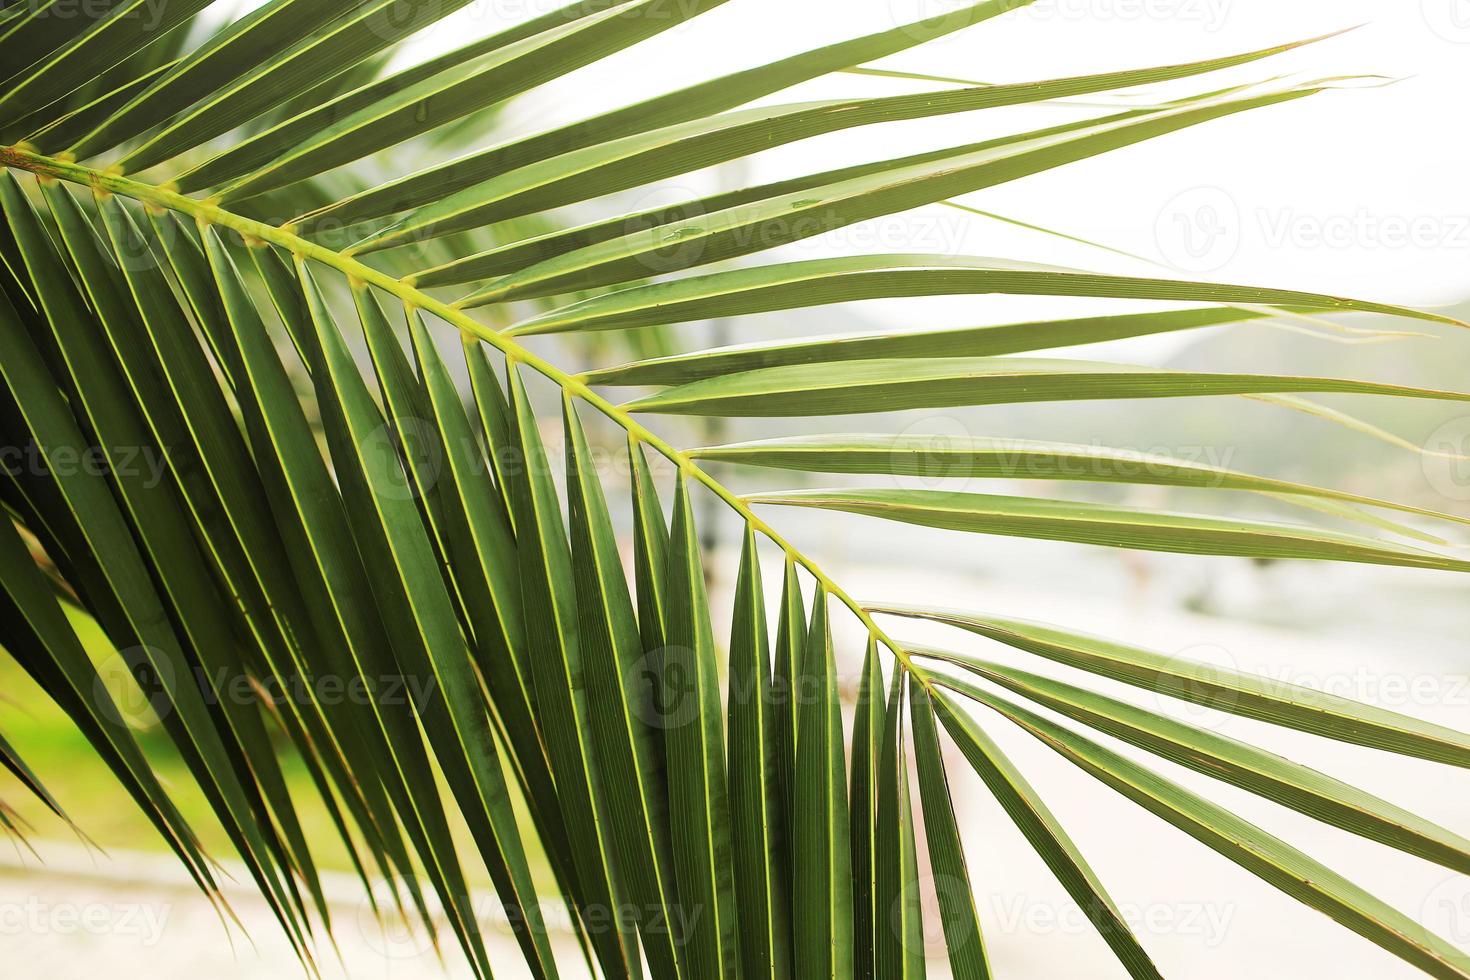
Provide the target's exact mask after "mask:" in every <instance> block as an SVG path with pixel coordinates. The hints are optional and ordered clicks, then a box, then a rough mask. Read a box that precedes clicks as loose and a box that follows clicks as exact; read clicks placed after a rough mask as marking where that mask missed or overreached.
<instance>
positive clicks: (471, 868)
mask: <svg viewBox="0 0 1470 980" xmlns="http://www.w3.org/2000/svg"><path fill="white" fill-rule="evenodd" d="M63 606H64V608H66V611H67V615H68V616H69V617H70V619H71V621H72V625H73V627H74V628H75V629H76V631H77V634H78V636H79V637H80V638H81V639H82V641H83V644H84V645H85V646H86V648H87V651H88V654H89V655H90V656H91V658H92V660H93V662H94V663H95V664H96V665H97V667H98V672H99V674H100V675H101V677H102V678H103V682H104V684H105V686H106V687H107V689H108V691H109V693H110V694H111V695H112V697H113V699H114V701H116V702H117V703H118V704H119V705H120V707H121V712H122V714H123V716H124V717H126V718H127V719H128V721H129V724H130V726H131V727H132V729H133V732H134V735H135V736H136V738H137V740H138V742H139V744H140V745H141V747H142V749H143V752H144V754H145V755H146V756H147V758H148V760H149V762H150V763H151V764H152V765H153V768H154V771H155V772H156V773H157V775H158V778H159V781H160V782H161V783H162V784H163V786H164V787H165V788H166V789H167V790H168V792H169V793H170V794H171V796H172V797H173V799H174V802H175V803H176V805H177V806H178V808H179V811H180V812H181V813H182V814H183V815H184V817H185V819H187V820H188V821H189V823H190V825H191V826H192V827H193V828H194V831H195V833H196V834H197V835H198V837H199V839H200V841H201V843H202V844H203V845H204V847H205V849H206V851H207V852H208V853H209V854H210V855H211V856H212V857H214V858H216V859H229V858H232V857H233V856H234V849H233V847H232V846H231V844H230V843H229V839H228V837H227V836H226V834H225V831H224V828H223V827H222V826H220V824H219V821H218V820H217V819H216V818H215V815H214V810H213V808H212V807H211V806H210V805H209V803H208V801H207V800H206V799H205V797H204V794H203V793H202V792H200V790H199V788H198V786H197V784H196V783H195V782H194V779H193V777H192V775H190V773H189V770H188V767H187V766H185V764H184V762H183V760H182V759H181V758H180V757H179V755H178V753H177V751H176V750H175V749H174V747H173V744H172V742H171V741H170V739H169V737H168V735H167V734H166V733H165V732H164V730H163V728H162V726H160V725H159V724H158V721H157V719H156V718H155V717H154V716H153V715H152V713H151V712H150V711H149V710H148V709H147V708H146V706H145V705H144V703H143V698H142V695H141V692H139V691H138V689H137V687H136V686H135V685H134V684H133V681H132V679H131V677H129V676H128V674H127V672H126V669H125V668H124V667H123V665H122V661H121V660H120V659H119V658H118V656H117V654H116V651H115V650H114V648H113V646H112V644H111V642H110V641H109V640H108V639H107V637H106V636H105V635H104V634H103V632H102V630H101V629H100V628H99V627H98V625H97V624H96V623H95V622H94V621H93V620H92V619H91V618H90V617H88V616H87V615H86V614H85V613H83V612H81V611H80V610H77V609H75V608H74V607H71V606H67V605H66V604H65V603H63ZM267 724H268V725H271V726H274V724H275V723H274V721H273V720H270V719H268V720H267ZM0 732H4V734H5V736H6V737H7V738H8V739H9V740H10V742H11V744H12V745H13V746H14V747H15V749H16V751H17V752H19V753H20V755H21V757H22V758H23V759H24V760H25V761H26V763H27V764H28V765H29V766H30V767H31V769H32V770H33V771H34V772H35V774H36V775H37V777H39V779H40V780H41V782H42V784H43V785H44V786H45V787H46V788H47V789H48V790H49V791H50V792H51V793H52V795H53V796H54V797H55V798H56V800H57V802H58V803H59V804H60V805H61V808H62V809H63V810H64V811H65V812H66V814H67V816H69V817H70V818H71V819H72V821H73V822H74V823H75V824H76V827H77V829H79V830H80V831H81V832H82V833H83V834H85V835H86V837H87V838H88V839H89V840H90V841H91V842H93V843H95V844H96V845H98V846H99V847H100V848H102V850H103V851H109V850H114V849H118V850H128V851H142V852H156V853H160V854H171V853H172V851H170V850H169V847H168V845H167V843H166V842H165V841H164V840H163V838H162V837H161V836H160V835H159V834H158V832H157V831H156V830H155V829H154V827H153V825H152V824H151V823H149V821H148V819H147V818H146V817H145V816H144V815H143V813H142V811H140V810H139V809H138V807H137V806H136V805H135V804H134V803H133V801H132V799H131V798H130V797H129V796H128V795H127V793H126V792H125V791H124V790H123V788H122V787H121V785H120V784H119V783H118V782H117V780H116V778H114V776H113V775H112V772H111V771H110V770H109V769H108V768H107V766H106V765H104V764H103V763H102V761H101V760H100V759H99V758H98V757H97V755H96V753H94V752H93V751H92V748H91V746H90V744H89V743H88V742H87V739H86V738H85V737H84V736H83V735H82V733H81V732H80V731H79V730H78V729H77V727H76V726H75V725H73V724H72V722H71V721H70V719H68V718H67V716H66V714H65V713H64V712H62V710H61V709H60V708H59V707H57V706H56V704H55V703H54V702H53V701H51V699H50V698H49V697H48V696H47V695H46V694H45V693H44V692H43V691H42V690H41V689H40V687H39V686H37V685H36V683H35V682H34V681H33V680H32V679H31V678H30V677H29V675H27V674H26V673H25V671H24V670H22V669H21V667H20V666H19V665H18V664H17V663H16V662H15V660H14V659H13V658H11V656H10V655H9V654H8V653H7V652H5V651H4V646H3V641H0ZM276 744H277V757H278V758H279V759H280V764H281V770H282V774H283V775H284V777H285V779H286V784H287V787H288V788H289V790H290V792H291V797H292V799H293V801H295V803H296V815H297V818H298V819H299V820H300V822H301V827H302V830H303V831H304V833H305V835H306V839H307V841H308V842H309V843H310V845H311V848H312V852H313V857H314V858H315V860H316V861H317V866H318V869H319V870H321V871H340V872H347V873H353V871H354V868H353V864H352V860H351V857H350V856H349V854H348V851H347V848H346V845H345V844H344V843H343V842H342V839H341V836H340V834H339V833H338V831H337V828H336V826H335V825H334V824H333V822H332V819H331V816H330V814H329V812H328V810H327V807H326V806H325V805H324V804H323V802H322V799H321V796H320V794H319V793H318V791H317V788H316V785H315V783H314V782H313V781H312V779H311V776H310V774H309V773H308V771H307V768H306V766H305V764H304V763H303V762H302V760H301V757H300V756H299V755H298V754H297V753H296V752H295V750H294V749H293V748H292V747H291V745H290V743H289V742H288V741H287V739H286V738H285V737H284V735H282V736H281V737H280V738H279V739H278V740H277V742H276ZM507 778H508V779H511V778H513V777H512V776H511V775H510V774H509V773H507ZM441 800H442V801H443V805H444V807H445V812H446V816H447V817H448V819H449V821H450V827H451V830H452V832H453V834H454V836H455V838H456V843H457V845H458V847H459V852H460V853H461V854H466V855H470V854H475V853H476V849H475V844H474V840H473V838H472V837H471V835H470V833H469V830H468V828H467V826H466V825H465V823H464V820H463V818H462V817H461V815H460V814H459V811H458V810H457V809H456V808H455V806H454V803H453V801H452V799H451V798H450V797H449V795H448V794H447V793H444V792H443V787H442V784H441ZM0 801H3V802H4V804H5V805H6V806H8V807H10V808H12V809H13V810H14V811H15V813H16V815H18V816H19V817H20V818H21V819H22V820H23V821H24V823H25V825H26V826H25V827H24V831H25V835H26V837H27V839H28V840H31V841H32V842H33V843H34V845H35V847H36V850H37V851H38V852H40V854H41V856H42V857H43V858H44V856H45V847H44V842H45V841H46V840H48V839H54V840H68V841H71V842H73V843H74V842H75V841H76V840H77V834H76V830H74V829H73V828H71V827H70V826H68V825H67V823H66V822H65V821H63V820H62V819H61V818H59V817H57V816H56V815H55V814H53V813H52V812H51V811H50V810H49V809H48V808H47V807H46V806H45V804H43V803H42V802H41V801H40V800H38V799H36V798H35V796H33V795H32V794H31V793H30V792H29V791H28V790H27V789H26V788H25V787H24V786H23V785H22V784H21V783H20V781H19V780H18V779H16V778H15V777H14V776H13V775H12V774H10V773H9V772H8V771H5V770H3V769H0ZM516 802H517V810H518V815H519V817H520V821H519V822H520V824H521V830H522V834H523V836H524V837H525V838H526V845H527V848H528V852H529V853H528V857H529V858H530V859H531V862H532V869H533V872H534V873H535V875H536V878H537V885H538V887H541V888H545V889H550V888H551V887H552V886H553V879H552V876H551V872H550V867H549V865H547V863H546V861H545V857H544V855H543V854H542V853H541V852H540V849H539V842H538V841H536V840H535V836H534V824H533V823H532V822H531V821H530V819H529V816H528V814H527V813H526V811H525V809H524V807H523V806H521V805H520V802H521V801H520V800H519V799H518V800H517V801H516ZM365 863H367V864H368V865H369V866H370V865H371V862H370V861H366V860H365ZM465 873H466V875H467V876H468V877H469V879H470V881H471V882H472V883H474V884H477V885H483V884H487V883H488V882H489V875H488V873H487V872H486V871H485V869H484V867H483V866H482V865H481V864H480V863H479V862H478V861H473V860H472V861H470V862H469V864H468V866H467V867H466V868H465Z"/></svg>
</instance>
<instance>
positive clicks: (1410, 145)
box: [414, 0, 1470, 321]
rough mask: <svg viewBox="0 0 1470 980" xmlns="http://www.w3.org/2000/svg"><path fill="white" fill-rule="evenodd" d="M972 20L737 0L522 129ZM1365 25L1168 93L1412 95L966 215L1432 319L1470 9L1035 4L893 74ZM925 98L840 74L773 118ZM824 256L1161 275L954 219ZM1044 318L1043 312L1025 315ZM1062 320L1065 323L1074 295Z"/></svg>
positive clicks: (611, 65) (1462, 229) (539, 112)
mask: <svg viewBox="0 0 1470 980" xmlns="http://www.w3.org/2000/svg"><path fill="white" fill-rule="evenodd" d="M559 2H560V0H476V2H475V3H473V4H472V5H471V6H470V7H468V8H467V9H466V10H464V11H462V12H460V13H459V14H457V15H455V16H454V17H452V18H450V19H449V20H447V21H445V22H444V23H443V24H441V25H440V26H438V27H437V28H435V29H434V30H432V31H431V32H429V34H428V35H427V36H426V37H423V38H421V39H420V40H419V42H418V43H417V44H416V45H415V52H414V53H415V54H419V53H423V52H427V51H433V50H440V49H443V48H446V47H449V46H452V45H455V44H460V43H463V42H464V41H465V40H466V39H467V37H468V36H469V35H470V34H471V33H481V32H483V31H485V30H490V29H493V28H494V26H495V25H496V24H497V23H503V22H504V20H503V19H504V18H507V17H510V18H513V19H519V18H520V17H522V16H526V15H529V14H533V13H539V12H541V11H542V10H544V9H548V8H549V7H553V6H557V5H559ZM957 6H959V0H799V2H792V0H731V2H729V3H727V4H726V5H724V6H723V7H721V8H719V9H717V10H715V11H712V12H710V13H707V14H704V15H701V16H700V17H698V18H696V19H695V20H694V21H692V22H691V23H690V24H687V25H684V26H682V27H680V28H678V29H676V30H673V31H670V32H668V33H667V34H665V35H663V36H661V37H659V38H656V39H654V40H652V41H650V42H647V43H645V44H643V45H640V46H638V47H637V48H635V49H633V50H631V51H628V52H624V53H622V54H620V55H619V56H617V57H615V58H613V59H610V60H609V62H608V63H606V64H603V65H599V66H595V67H593V68H589V69H586V70H583V71H581V72H577V73H574V74H573V75H572V76H569V77H568V78H566V79H564V80H562V81H559V82H558V83H556V84H555V85H553V86H551V87H549V88H548V89H547V91H546V94H545V96H542V97H538V99H537V101H535V102H534V103H527V104H525V105H524V108H523V109H522V111H521V112H520V113H519V118H520V119H522V120H523V121H524V123H525V125H527V126H529V127H532V128H540V127H543V126H545V125H547V124H548V123H549V122H550V121H553V120H559V119H564V118H576V117H580V116H583V115H587V114H590V113H592V112H594V111H596V110H597V109H601V108H607V107H611V106H615V105H619V104H623V103H626V102H629V101H633V100H636V99H637V98H639V97H641V96H643V95H647V94H651V93H653V92H656V91H660V90H667V89H668V88H670V87H674V86H676V85H679V84H684V83H687V82H690V81H695V80H698V79H702V78H708V77H713V76H715V75H717V74H720V73H722V72H725V71H730V70H736V69H739V68H742V67H746V66H749V65H754V64H759V63H763V62H765V61H769V60H772V59H774V58H776V57H780V56H782V55H785V54H789V53H794V52H796V51H799V50H803V49H805V48H808V47H812V46H816V45H819V44H821V43H826V42H831V41H835V40H839V39H842V38H846V37H853V36H857V35H859V34H862V33H866V32H869V31H874V30H882V29H885V28H888V27H890V26H892V25H894V24H896V23H907V22H910V21H912V20H915V19H917V18H920V17H924V16H932V15H934V14H937V13H943V12H945V11H949V10H954V9H956V8H957ZM1355 24H1363V25H1364V26H1363V27H1362V28H1360V29H1359V30H1357V31H1355V32H1353V33H1351V34H1349V35H1347V36H1344V37H1340V38H1336V39H1333V40H1331V41H1328V42H1325V43H1323V44H1320V45H1317V46H1314V47H1311V48H1308V49H1304V50H1299V51H1294V52H1291V53H1288V54H1286V55H1284V56H1282V57H1279V58H1277V59H1274V60H1272V61H1268V62H1264V63H1257V64H1255V65H1250V66H1246V67H1244V68H1241V69H1236V70H1234V71H1232V72H1228V73H1221V74H1217V75H1211V76H1206V77H1204V78H1201V79H1197V80H1194V81H1187V82H1184V83H1176V84H1175V86H1173V87H1171V88H1169V89H1167V92H1168V93H1170V94H1184V93H1187V92H1191V91H1206V90H1209V89H1212V88H1217V87H1221V86H1223V85H1225V84H1228V83H1230V82H1244V81H1253V80H1261V79H1265V78H1268V77H1271V76H1274V75H1278V74H1282V73H1290V74H1292V75H1293V77H1300V78H1315V77H1324V76H1338V75H1346V74H1378V75H1387V76H1392V77H1395V78H1401V79H1404V80H1402V81H1400V82H1398V83H1397V84H1394V85H1391V86H1388V87H1382V88H1355V89H1353V90H1349V91H1341V92H1329V93H1325V94H1323V95H1319V96H1316V97H1313V98H1310V99H1306V100H1303V101H1300V102H1296V103H1291V104H1288V105H1285V106H1276V107H1270V108H1266V109H1262V110H1257V111H1254V112H1250V113H1246V114H1243V115H1241V116H1238V117H1233V118H1230V119H1226V120H1220V121H1216V122H1213V123H1209V124H1206V125H1204V126H1201V127H1199V128H1197V129H1194V130H1191V131H1188V132H1183V133H1178V134H1173V135H1170V136H1166V137H1163V138H1161V139H1158V140H1155V141H1151V142H1149V143H1147V144H1143V145H1140V146H1137V147H1132V148H1129V149H1125V150H1122V151H1117V152H1114V153H1112V154H1108V155H1106V156H1104V157H1101V158H1097V159H1094V160H1091V161H1087V162H1084V163H1082V164H1079V165H1073V166H1071V167H1068V168H1065V169H1064V170H1061V171H1057V172H1054V173H1049V174H1042V175H1038V176H1036V177H1031V178H1027V179H1024V180H1021V181H1018V182H1016V183H1013V184H1009V185H1003V186H1001V187H997V188H993V189H990V190H987V191H982V192H979V193H976V194H972V195H970V196H968V197H967V198H965V200H966V201H967V203H970V204H972V205H974V206H977V207H981V208H985V209H988V210H993V211H998V212H1000V213H1003V214H1007V215H1010V216H1013V217H1017V218H1021V219H1024V220H1027V221H1031V222H1034V223H1037V224H1041V225H1045V226H1048V227H1054V228H1058V229H1060V230H1064V231H1067V232H1070V233H1072V234H1076V235H1080V236H1083V237H1088V238H1093V239H1096V240H1101V241H1104V242H1107V243H1109V244H1112V245H1115V246H1117V247H1120V248H1124V249H1127V250H1129V251H1132V252H1136V253H1140V254H1143V255H1146V256H1148V257H1150V258H1155V259H1159V260H1162V261H1165V262H1167V263H1169V264H1171V265H1174V266H1176V267H1178V268H1179V269H1180V271H1181V272H1182V273H1184V274H1188V275H1191V276H1198V277H1200V278H1213V279H1217V280H1220V281H1234V282H1241V283H1252V284H1262V285H1281V286H1291V287H1296V288H1304V289H1319V290H1325V291H1335V292H1345V293H1349V294H1354V295H1359V296H1362V297H1364V298H1372V299H1382V300H1390V301H1398V302H1404V303H1410V304H1417V305H1431V304H1439V303H1448V302H1454V301H1456V300H1458V299H1460V298H1462V297H1464V296H1466V295H1467V294H1470V265H1467V258H1470V182H1467V180H1466V174H1467V173H1470V166H1467V164H1470V128H1467V127H1466V125H1465V122H1464V108H1465V102H1464V93H1465V92H1467V91H1470V0H1337V2H1333V3H1320V2H1308V0H1287V2H1281V0H1040V2H1038V3H1036V4H1035V5H1034V6H1032V7H1030V8H1025V9H1022V10H1019V11H1015V12H1012V13H1009V14H1006V15H1004V16H1002V17H1001V18H998V19H996V20H992V21H990V22H987V23H984V24H981V25H979V26H977V27H975V28H972V29H970V30H968V31H965V32H962V33H960V34H957V35H953V36H950V37H948V38H944V39H941V40H939V41H936V42H933V43H931V44H929V45H927V46H926V47H923V48H921V49H915V50H913V51H910V52H908V53H905V54H903V55H900V56H897V57H895V58H892V59H889V60H888V61H886V62H884V63H883V65H884V67H892V68H898V69H902V70H908V71H914V72H922V73H926V74H934V75H953V76H958V77H962V78H973V79H977V80H981V81H1022V80H1029V79H1042V78H1054V77H1061V76H1066V75H1074V74H1086V73H1091V72H1099V71H1111V70H1117V69H1121V68H1130V67H1142V66H1146V65H1157V64H1171V63H1176V62H1180V61H1191V60H1198V59H1203V58H1209V57H1215V56H1219V55H1224V54H1230V53H1236V52H1242V51H1248V50H1252V49H1255V48H1260V47H1266V46H1270V45H1274V44H1278V43H1281V42H1283V41H1287V40H1292V39H1297V38H1304V37H1309V36H1313V35H1316V34H1321V33H1326V32H1328V31H1332V30H1336V29H1340V28H1343V27H1349V26H1352V25H1355ZM926 87H929V86H926V85H921V84H915V83H912V82H907V81H897V80H886V79H871V78H860V77H855V76H850V75H843V76H837V77H835V78H832V79H828V80H824V81H820V82H816V83H812V84H809V85H807V86H804V87H802V88H800V89H798V90H795V91H793V92H788V93H783V94H782V95H781V96H779V97H777V98H774V99H771V100H768V101H797V100H801V99H806V98H812V97H828V96H836V95H844V94H874V95H876V94H887V93H897V92H901V91H916V90H922V89H924V88H926ZM1104 111H1106V110H1104V109H1096V110H1076V109H1067V108H1059V107H1033V108H1027V109H1005V110H990V111H988V112H980V113H970V114H965V115H960V116H949V117H944V118H941V119H938V120H934V121H928V122H919V123H912V124H903V125H899V126H889V127H884V128H866V129H859V130H855V131H852V132H849V133H845V134H839V135H836V136H833V137H826V138H822V139H818V140H812V141H808V142H806V143H803V144H800V145H799V146H797V147H792V148H788V149H784V150H779V151H775V152H772V153H766V154H762V155H760V156H758V157H756V158H754V159H753V160H752V161H751V163H750V165H749V167H748V168H747V169H746V170H745V172H744V174H742V175H740V177H739V178H738V179H751V178H754V179H773V178H777V177H780V176H783V175H789V174H792V173H796V172H801V171H803V170H810V169H815V168H822V167H828V166H840V165H843V164H845V163H850V162H857V161H860V160H867V159H875V158H881V157H882V156H884V155H889V156H892V155H898V154H901V153H905V152H913V151H914V150H917V149H920V148H923V147H928V146H937V145H943V144H945V143H960V142H965V141H970V140H974V139H983V138H985V137H986V136H987V135H995V134H999V133H1001V132H1006V131H1015V130H1019V129H1021V128H1026V127H1030V126H1037V125H1046V124H1049V123H1052V122H1056V121H1060V120H1061V119H1065V118H1075V117H1076V114H1077V113H1079V112H1096V113H1102V112H1104ZM724 179H727V180H728V179H736V178H735V176H734V175H730V174H727V175H726V177H725V178H724ZM696 180H697V178H696ZM690 183H693V182H690ZM1186 235H1190V236H1193V237H1190V238H1186V237H1185V236H1186ZM823 246H825V247H829V248H830V249H831V250H833V251H853V250H867V249H871V250H882V251H900V250H902V251H927V250H941V251H953V252H966V253H972V254H981V255H1007V256H1010V257H1016V258H1029V259H1035V260H1039V261H1051V262H1059V263H1065V264H1074V265H1085V266H1089V267H1093V268H1106V269H1109V270H1111V271H1118V272H1134V273H1138V274H1148V273H1149V271H1150V270H1149V269H1148V267H1146V266H1140V265H1139V264H1137V263H1129V262H1119V261H1117V260H1113V259H1110V258H1109V257H1108V256H1106V255H1104V254H1102V253H1099V252H1096V251H1093V250H1090V249H1082V248H1078V247H1074V246H1070V245H1067V244H1065V243H1061V242H1057V241H1055V240H1053V239H1048V238H1047V237H1045V236H1039V235H1036V234H1034V233H1028V232H1023V231H1013V230H1010V229H1006V228H1003V227H999V226H996V225H995V224H993V223H990V222H985V221H983V220H981V219H968V218H963V217H962V216H960V215H959V214H958V213H957V212H953V211H950V210H948V209H942V208H941V209H933V210H930V211H925V212H919V213H916V214H914V215H911V216H909V217H907V218H903V219H889V220H887V221H884V222H880V223H879V224H878V225H877V226H876V227H869V228H867V229H862V230H857V231H853V232H849V233H846V234H843V233H839V234H838V235H836V236H832V237H831V238H829V239H828V241H827V242H825V243H823ZM819 247H822V246H816V245H806V246H802V247H801V250H800V251H798V252H796V253H794V254H795V255H801V254H805V255H813V254H819V253H818V252H817V251H816V250H817V249H818V248H819ZM1026 302H1032V303H1034V301H1016V303H1015V305H1016V306H1017V307H1018V308H1019V307H1020V306H1022V305H1023V304H1024V303H1026ZM1048 303H1049V307H1048V308H1049V309H1050V310H1052V311H1057V307H1058V304H1057V302H1056V301H1055V300H1051V301H1048ZM927 308H928V307H926V309H927ZM951 308H953V309H955V310H956V315H957V316H958V318H959V320H960V321H963V320H965V319H966V317H965V316H964V315H963V314H960V313H958V309H959V308H958V306H955V305H954V304H951ZM865 312H867V310H865ZM950 318H951V317H950V316H949V315H946V316H945V319H950ZM985 318H986V319H989V316H988V315H987V316H986V317H985ZM969 319H975V317H974V316H973V315H972V316H970V317H969Z"/></svg>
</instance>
